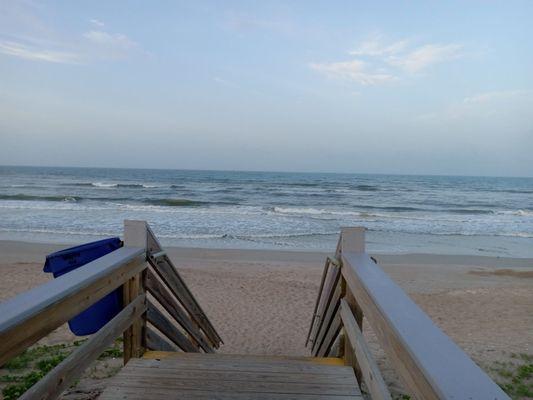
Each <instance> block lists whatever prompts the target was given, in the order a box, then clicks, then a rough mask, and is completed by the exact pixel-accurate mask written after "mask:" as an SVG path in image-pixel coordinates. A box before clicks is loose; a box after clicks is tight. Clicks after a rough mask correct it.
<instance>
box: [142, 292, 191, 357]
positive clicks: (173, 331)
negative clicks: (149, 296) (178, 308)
mask: <svg viewBox="0 0 533 400" xmlns="http://www.w3.org/2000/svg"><path fill="white" fill-rule="evenodd" d="M146 318H147V320H148V322H150V323H151V324H152V325H154V326H155V327H156V328H157V329H158V330H159V331H160V332H161V333H163V334H164V335H165V336H166V337H168V338H169V339H170V340H171V341H172V342H173V343H175V344H176V345H177V346H178V347H179V348H180V349H182V350H183V351H190V352H192V353H195V352H198V349H197V348H196V347H195V346H194V345H193V344H192V343H191V342H190V341H189V339H188V338H187V336H185V335H184V334H183V333H181V332H180V331H179V329H178V328H176V327H175V326H174V325H173V324H172V323H170V321H169V320H168V319H167V318H166V317H165V316H164V315H163V313H161V311H159V310H158V309H157V307H156V306H155V305H154V304H153V303H152V302H151V301H150V300H148V310H147V313H146Z"/></svg>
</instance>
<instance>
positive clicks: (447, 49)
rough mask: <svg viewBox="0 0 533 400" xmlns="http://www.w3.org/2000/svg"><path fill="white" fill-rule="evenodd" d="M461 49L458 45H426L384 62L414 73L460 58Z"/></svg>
mask: <svg viewBox="0 0 533 400" xmlns="http://www.w3.org/2000/svg"><path fill="white" fill-rule="evenodd" d="M462 49H463V46H462V45H459V44H446V45H439V44H426V45H424V46H421V47H418V48H416V49H414V50H412V51H410V52H408V53H405V54H400V55H394V56H391V57H389V58H388V59H387V60H386V62H387V63H389V64H390V65H394V66H398V67H400V68H403V69H404V70H406V71H408V72H411V73H414V72H419V71H421V70H423V69H425V68H427V67H429V66H430V65H433V64H438V63H442V62H446V61H450V60H455V59H457V58H460V57H461V50H462Z"/></svg>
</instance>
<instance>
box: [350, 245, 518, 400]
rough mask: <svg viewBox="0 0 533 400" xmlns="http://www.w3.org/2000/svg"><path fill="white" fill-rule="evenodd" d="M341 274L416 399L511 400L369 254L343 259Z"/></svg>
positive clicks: (351, 255)
mask: <svg viewBox="0 0 533 400" xmlns="http://www.w3.org/2000/svg"><path fill="white" fill-rule="evenodd" d="M342 261H343V268H342V274H343V276H344V278H345V279H346V282H347V284H348V287H349V288H350V290H351V291H352V293H355V294H356V296H357V301H358V303H359V305H360V306H361V308H362V309H363V312H364V314H365V317H366V318H367V319H368V321H369V322H370V325H371V326H372V329H373V331H374V332H375V333H376V335H377V337H378V340H379V342H380V344H381V346H382V347H383V349H384V350H385V352H386V353H387V356H388V357H389V359H390V361H391V362H392V364H393V365H394V367H395V370H396V372H398V374H399V375H400V377H401V378H402V379H403V381H404V383H405V385H406V386H407V388H408V390H409V391H410V392H411V394H412V395H413V397H414V398H416V399H424V400H425V399H428V400H431V399H472V400H476V399H480V400H481V399H509V397H508V396H507V395H506V394H505V393H504V392H503V390H502V389H501V388H500V387H499V386H498V385H497V384H496V383H494V382H493V381H492V380H491V379H490V378H489V377H488V375H487V374H485V372H483V371H482V370H481V369H480V368H479V367H478V366H477V365H476V364H475V363H474V362H473V361H472V360H471V359H470V358H469V357H468V356H467V355H466V354H465V353H464V352H463V351H462V350H461V349H460V348H459V347H458V346H457V345H456V344H455V343H454V342H453V341H452V340H451V339H450V338H449V337H448V336H446V335H445V334H444V333H443V332H442V331H441V330H440V329H439V328H438V327H437V326H436V325H435V324H434V323H433V321H432V320H431V319H430V318H429V317H428V316H427V315H426V314H425V313H424V312H423V311H422V310H421V309H420V308H419V307H418V306H417V305H416V304H415V303H414V302H413V301H412V300H411V299H410V298H409V297H408V296H407V294H406V293H405V292H404V291H403V290H402V289H401V288H400V287H399V286H398V285H396V283H394V282H393V281H392V280H391V279H390V278H389V277H388V275H387V274H386V273H385V272H383V270H382V269H381V268H380V267H379V266H378V265H377V264H375V263H374V262H373V261H372V260H371V259H370V257H369V256H368V254H366V253H361V252H346V251H343V253H342Z"/></svg>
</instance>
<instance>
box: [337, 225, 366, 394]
mask: <svg viewBox="0 0 533 400" xmlns="http://www.w3.org/2000/svg"><path fill="white" fill-rule="evenodd" d="M343 251H345V252H348V251H352V252H358V253H364V252H365V228H363V227H355V228H342V229H341V239H340V246H339V247H338V253H339V254H337V258H338V260H339V261H340V263H341V268H342V252H343ZM341 290H342V295H341V298H344V299H345V300H346V302H347V303H348V305H349V306H350V309H351V310H352V313H353V315H354V317H355V320H356V322H357V325H359V329H361V332H363V310H362V309H361V307H360V306H359V304H357V300H356V298H355V293H352V291H351V290H349V288H348V286H347V284H346V280H345V279H344V276H341ZM342 335H343V339H342V341H343V343H342V344H343V345H344V348H343V349H342V350H341V351H340V353H339V356H340V357H343V358H344V363H345V364H346V365H351V366H352V367H353V369H354V372H355V377H356V378H357V382H358V383H359V386H361V382H362V376H363V375H362V372H361V367H360V366H359V363H358V362H357V358H356V357H355V353H354V350H353V348H352V346H351V345H350V342H349V340H348V337H347V335H346V332H345V331H344V328H343V330H342Z"/></svg>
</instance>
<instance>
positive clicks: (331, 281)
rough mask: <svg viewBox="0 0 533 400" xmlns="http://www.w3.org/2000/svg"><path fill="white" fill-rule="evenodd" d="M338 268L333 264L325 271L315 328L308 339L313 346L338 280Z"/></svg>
mask: <svg viewBox="0 0 533 400" xmlns="http://www.w3.org/2000/svg"><path fill="white" fill-rule="evenodd" d="M339 270H340V268H339V267H338V266H336V265H333V266H331V267H330V268H329V271H328V273H327V276H326V281H325V283H324V289H323V290H322V293H321V294H320V302H319V305H318V309H317V320H316V324H315V328H314V329H313V332H312V333H311V337H310V341H311V342H312V343H313V348H314V346H315V343H316V342H317V335H318V333H319V331H320V327H321V326H322V323H323V321H324V314H325V312H326V308H327V306H328V304H329V302H330V300H331V296H333V293H334V287H335V285H336V283H337V282H338V277H339Z"/></svg>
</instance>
